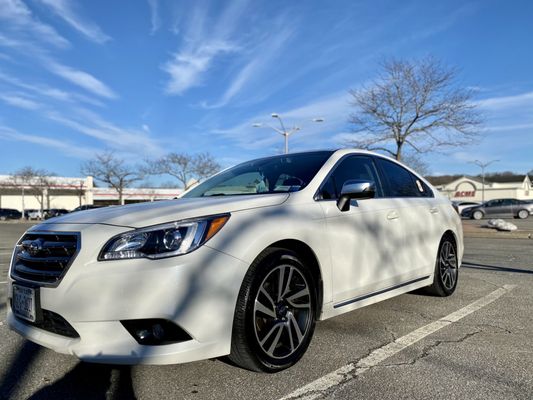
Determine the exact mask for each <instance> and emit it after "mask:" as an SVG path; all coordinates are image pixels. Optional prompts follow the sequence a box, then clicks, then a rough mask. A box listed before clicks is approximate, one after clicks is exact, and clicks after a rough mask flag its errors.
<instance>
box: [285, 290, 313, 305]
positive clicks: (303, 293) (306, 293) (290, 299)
mask: <svg viewBox="0 0 533 400" xmlns="http://www.w3.org/2000/svg"><path fill="white" fill-rule="evenodd" d="M304 296H309V289H308V288H307V286H306V287H305V288H303V289H302V290H300V291H299V292H297V293H294V294H293V295H291V296H289V297H287V298H286V299H285V300H287V303H289V304H290V305H291V306H293V307H295V308H309V307H310V304H309V302H307V303H295V302H294V301H295V300H297V299H299V298H302V297H304Z"/></svg>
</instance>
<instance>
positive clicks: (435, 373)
mask: <svg viewBox="0 0 533 400" xmlns="http://www.w3.org/2000/svg"><path fill="white" fill-rule="evenodd" d="M512 222H516V223H517V225H518V227H519V230H518V231H517V232H513V233H504V232H493V231H489V230H487V229H484V228H481V227H480V224H482V223H483V222H478V221H465V222H464V225H465V233H466V237H465V246H466V251H465V257H464V263H463V268H462V269H461V273H460V278H459V286H458V289H457V292H456V293H455V294H454V295H453V296H452V297H450V298H446V299H441V298H434V297H429V296H426V295H423V294H421V293H410V294H406V295H403V296H400V297H397V298H394V299H391V300H388V301H385V302H382V303H379V304H375V305H372V306H369V307H366V308H363V309H360V310H357V311H354V312H352V313H349V314H347V315H343V316H340V317H337V318H334V319H331V320H328V321H323V322H320V323H319V324H318V325H317V328H316V332H315V336H314V339H313V341H312V343H311V346H310V348H309V350H308V352H307V353H306V355H305V356H304V358H303V359H302V360H301V361H300V363H298V364H297V365H296V366H295V367H293V368H291V369H289V370H286V371H283V372H281V373H278V374H274V375H267V374H257V373H252V372H248V371H245V370H242V369H239V368H236V367H234V366H232V365H229V364H228V363H226V362H225V361H224V360H207V361H201V362H195V363H190V364H182V365H170V366H132V367H115V366H107V365H96V364H88V363H82V362H79V361H78V360H77V359H75V358H74V357H71V356H65V355H59V354H56V353H54V352H52V351H50V350H47V349H44V348H42V347H40V346H37V345H34V344H32V343H30V342H27V341H24V340H22V339H21V338H20V337H19V336H18V335H16V334H15V333H13V332H11V331H9V330H8V328H7V327H6V324H5V313H6V306H5V303H4V302H3V301H2V303H0V321H1V322H0V398H1V399H8V398H9V399H11V398H13V399H26V398H31V399H56V398H61V399H71V398H72V399H104V398H105V399H131V398H138V399H250V398H253V399H255V400H260V399H281V398H291V399H293V398H294V399H296V398H298V399H312V398H335V399H368V398H379V399H428V398H449V399H531V398H533V344H532V341H531V339H532V338H533V290H532V289H533V239H530V238H528V235H529V236H533V235H531V234H532V233H533V218H529V219H528V220H525V221H512ZM28 226H29V225H27V224H22V223H17V224H15V223H5V224H0V281H1V282H2V283H0V296H2V299H5V296H6V293H5V280H6V279H5V278H6V274H7V268H8V262H9V257H10V252H11V249H12V246H13V244H14V243H15V242H16V240H17V239H18V237H19V236H20V234H22V232H23V231H24V230H25V229H26V228H27V227H28Z"/></svg>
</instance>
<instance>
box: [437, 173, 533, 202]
mask: <svg viewBox="0 0 533 400" xmlns="http://www.w3.org/2000/svg"><path fill="white" fill-rule="evenodd" d="M436 188H437V189H438V190H439V191H440V192H441V193H443V194H444V195H445V196H447V197H448V198H449V199H450V200H454V201H477V202H481V201H482V200H483V199H484V200H485V201H487V200H493V199H519V200H533V186H532V184H531V179H530V178H529V176H528V175H526V176H524V179H523V180H522V181H516V182H494V181H489V180H487V179H486V180H485V184H484V185H483V182H482V180H481V179H478V178H477V177H476V178H474V177H468V176H463V177H462V178H459V179H456V180H454V181H452V182H450V183H447V184H443V185H438V186H436Z"/></svg>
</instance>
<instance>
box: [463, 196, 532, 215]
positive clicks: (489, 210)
mask: <svg viewBox="0 0 533 400" xmlns="http://www.w3.org/2000/svg"><path fill="white" fill-rule="evenodd" d="M530 214H533V204H532V203H530V202H527V201H524V200H518V199H495V200H489V201H486V202H485V203H483V204H480V205H479V206H474V207H468V208H465V209H464V210H463V211H462V212H461V217H465V218H473V219H481V218H496V217H514V218H520V219H526V218H527V217H529V215H530Z"/></svg>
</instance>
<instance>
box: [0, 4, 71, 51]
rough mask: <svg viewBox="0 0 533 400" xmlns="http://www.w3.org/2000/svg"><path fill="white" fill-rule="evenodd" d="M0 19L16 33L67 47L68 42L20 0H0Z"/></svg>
mask: <svg viewBox="0 0 533 400" xmlns="http://www.w3.org/2000/svg"><path fill="white" fill-rule="evenodd" d="M0 21H2V25H4V27H7V28H10V29H11V30H13V31H15V32H17V34H18V35H26V34H28V33H29V34H30V35H31V38H32V39H33V40H38V41H43V42H47V43H49V44H52V45H54V46H56V47H63V48H64V47H68V46H69V45H70V42H69V41H68V40H67V39H65V38H64V37H63V36H61V35H60V34H59V33H57V31H56V30H55V29H54V28H53V27H52V26H50V25H47V24H45V23H43V22H41V21H40V20H39V19H38V18H36V17H35V16H34V15H33V13H32V12H31V10H30V9H29V8H28V7H27V6H26V5H25V4H24V3H23V2H22V1H20V0H0Z"/></svg>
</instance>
